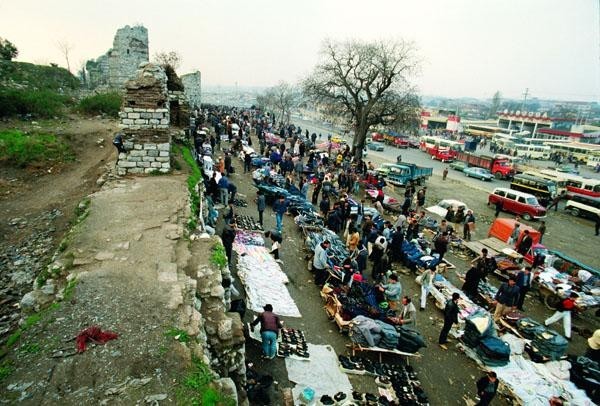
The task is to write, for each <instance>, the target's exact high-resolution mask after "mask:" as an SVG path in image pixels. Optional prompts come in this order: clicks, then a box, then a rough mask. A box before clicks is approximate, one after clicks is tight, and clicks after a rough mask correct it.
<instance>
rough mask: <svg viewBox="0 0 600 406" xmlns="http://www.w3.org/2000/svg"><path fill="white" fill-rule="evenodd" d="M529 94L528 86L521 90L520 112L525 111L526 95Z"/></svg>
mask: <svg viewBox="0 0 600 406" xmlns="http://www.w3.org/2000/svg"><path fill="white" fill-rule="evenodd" d="M528 95H529V88H528V87H527V88H525V91H524V92H523V104H521V114H523V112H524V111H525V107H527V96H528Z"/></svg>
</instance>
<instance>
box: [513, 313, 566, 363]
mask: <svg viewBox="0 0 600 406" xmlns="http://www.w3.org/2000/svg"><path fill="white" fill-rule="evenodd" d="M517 329H518V330H519V332H520V333H521V335H522V336H523V337H525V338H528V339H530V340H531V344H529V345H528V346H526V347H525V349H526V350H527V351H528V354H529V355H530V356H531V359H532V360H533V361H535V362H541V361H547V360H548V359H551V360H557V359H560V358H561V357H562V356H563V355H564V354H565V351H566V350H567V346H568V344H569V342H568V341H567V340H566V339H565V338H564V337H563V336H561V335H560V334H558V333H557V332H556V331H553V330H549V329H548V328H547V327H546V326H545V325H543V324H541V323H538V322H537V321H535V320H533V319H530V318H528V317H525V318H522V319H520V320H519V321H517Z"/></svg>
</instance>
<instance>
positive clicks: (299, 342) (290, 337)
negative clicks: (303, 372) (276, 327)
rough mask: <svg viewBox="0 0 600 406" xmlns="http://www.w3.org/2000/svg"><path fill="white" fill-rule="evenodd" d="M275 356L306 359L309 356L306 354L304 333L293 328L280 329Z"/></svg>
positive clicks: (306, 345) (306, 346)
mask: <svg viewBox="0 0 600 406" xmlns="http://www.w3.org/2000/svg"><path fill="white" fill-rule="evenodd" d="M277 356H279V357H283V358H284V357H297V358H299V359H308V358H309V357H310V354H309V353H308V344H307V342H306V338H304V333H303V332H302V331H300V330H296V329H293V328H282V329H281V342H280V343H279V346H278V348H277Z"/></svg>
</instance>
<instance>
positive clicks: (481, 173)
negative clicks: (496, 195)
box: [463, 168, 494, 181]
mask: <svg viewBox="0 0 600 406" xmlns="http://www.w3.org/2000/svg"><path fill="white" fill-rule="evenodd" d="M463 172H464V173H465V176H466V177H468V178H477V179H481V180H487V181H491V180H492V179H494V175H493V174H492V173H491V172H490V171H488V170H487V169H483V168H465V169H464V170H463Z"/></svg>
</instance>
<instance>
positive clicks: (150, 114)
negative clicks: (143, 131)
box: [140, 113, 152, 119]
mask: <svg viewBox="0 0 600 406" xmlns="http://www.w3.org/2000/svg"><path fill="white" fill-rule="evenodd" d="M140 118H146V119H148V118H152V113H140Z"/></svg>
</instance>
